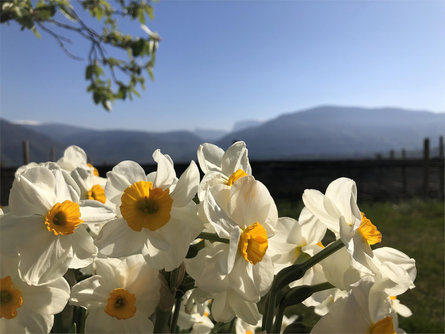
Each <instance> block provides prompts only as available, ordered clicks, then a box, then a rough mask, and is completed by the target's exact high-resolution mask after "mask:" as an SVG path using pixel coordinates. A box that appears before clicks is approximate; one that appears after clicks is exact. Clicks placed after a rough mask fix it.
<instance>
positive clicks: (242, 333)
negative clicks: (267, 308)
mask: <svg viewBox="0 0 445 334" xmlns="http://www.w3.org/2000/svg"><path fill="white" fill-rule="evenodd" d="M260 327H261V319H260V320H259V321H258V322H257V323H256V324H255V325H251V324H249V323H247V322H245V321H244V320H243V319H240V318H237V319H236V322H235V333H236V334H255V330H256V329H257V328H260Z"/></svg>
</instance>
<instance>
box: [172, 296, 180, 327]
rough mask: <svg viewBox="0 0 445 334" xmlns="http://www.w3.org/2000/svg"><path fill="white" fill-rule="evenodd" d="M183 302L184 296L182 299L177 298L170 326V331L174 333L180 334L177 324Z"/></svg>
mask: <svg viewBox="0 0 445 334" xmlns="http://www.w3.org/2000/svg"><path fill="white" fill-rule="evenodd" d="M181 301H182V295H181V296H180V297H177V298H176V303H175V311H174V313H173V318H172V323H171V325H170V329H171V332H172V333H177V332H178V331H177V326H176V323H177V322H178V317H179V310H180V308H181Z"/></svg>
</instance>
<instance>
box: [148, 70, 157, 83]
mask: <svg viewBox="0 0 445 334" xmlns="http://www.w3.org/2000/svg"><path fill="white" fill-rule="evenodd" d="M147 72H148V75H149V76H150V79H151V81H155V76H154V74H153V69H152V68H151V67H147Z"/></svg>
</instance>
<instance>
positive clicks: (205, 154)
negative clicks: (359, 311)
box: [197, 143, 224, 174]
mask: <svg viewBox="0 0 445 334" xmlns="http://www.w3.org/2000/svg"><path fill="white" fill-rule="evenodd" d="M223 155H224V150H223V149H221V148H220V147H218V146H216V145H214V144H209V143H205V144H202V145H199V147H198V152H197V156H198V162H199V167H201V170H202V171H203V173H204V174H207V173H208V172H211V171H219V172H220V171H221V160H222V157H223Z"/></svg>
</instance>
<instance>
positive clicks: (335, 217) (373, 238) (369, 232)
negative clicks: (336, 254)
mask: <svg viewBox="0 0 445 334" xmlns="http://www.w3.org/2000/svg"><path fill="white" fill-rule="evenodd" d="M303 202H304V205H305V206H306V208H308V209H309V211H310V212H311V213H312V214H313V215H314V216H315V217H317V218H318V219H319V220H320V221H321V222H322V223H323V224H325V225H326V227H327V228H328V229H330V230H331V231H332V232H333V233H334V234H335V235H336V236H337V238H338V237H340V238H341V240H342V241H343V243H344V244H345V245H346V249H347V250H348V251H349V252H350V253H351V254H352V257H353V259H354V260H355V261H354V262H353V265H354V266H356V267H360V266H362V267H364V268H359V269H360V270H366V269H368V270H369V264H368V261H369V258H372V257H373V253H372V250H371V247H370V245H374V244H376V243H379V242H380V241H381V240H382V235H381V233H380V232H379V231H378V230H377V228H376V226H375V225H374V224H372V222H371V221H370V220H369V219H368V218H367V217H366V216H365V214H364V213H363V212H360V210H359V208H358V206H357V188H356V185H355V182H354V181H353V180H351V179H348V178H345V177H342V178H339V179H337V180H335V181H333V182H331V183H330V184H329V186H328V187H327V189H326V193H325V194H324V195H323V194H322V193H321V192H319V191H318V190H313V189H306V190H305V191H304V193H303Z"/></svg>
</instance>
